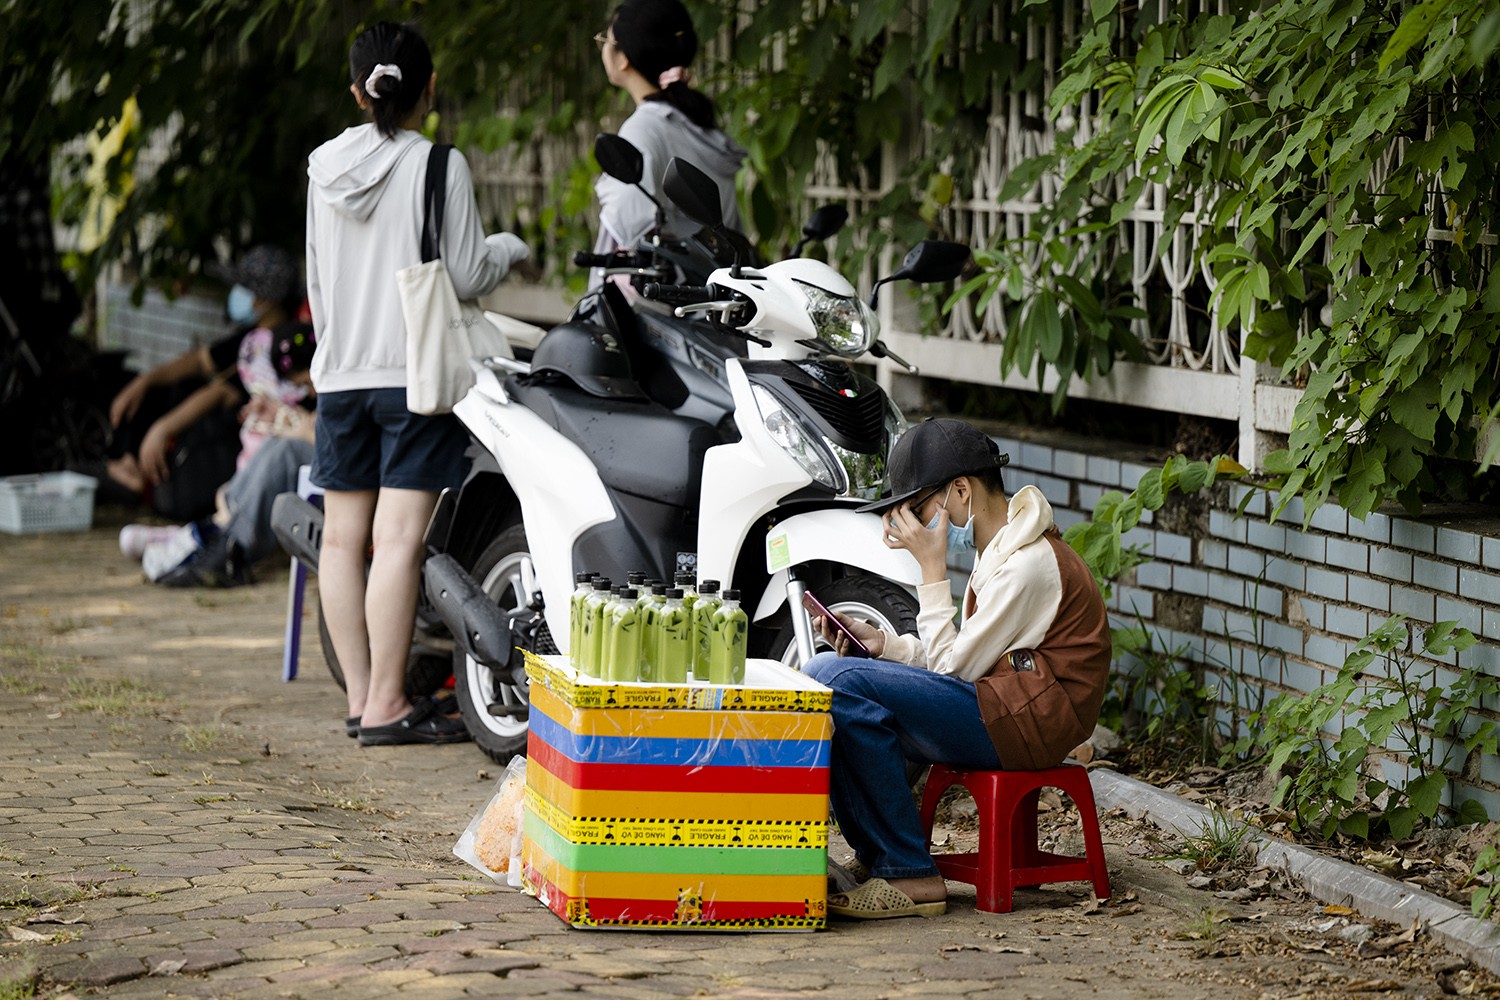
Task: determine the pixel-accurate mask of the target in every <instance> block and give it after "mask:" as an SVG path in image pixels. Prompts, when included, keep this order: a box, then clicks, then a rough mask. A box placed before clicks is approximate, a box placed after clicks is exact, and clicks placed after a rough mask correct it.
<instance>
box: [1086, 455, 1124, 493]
mask: <svg viewBox="0 0 1500 1000" xmlns="http://www.w3.org/2000/svg"><path fill="white" fill-rule="evenodd" d="M1088 469H1089V481H1090V482H1095V483H1102V484H1103V485H1105V486H1113V487H1115V488H1119V486H1120V460H1119V459H1118V458H1104V457H1102V456H1100V455H1090V456H1089V457H1088Z"/></svg>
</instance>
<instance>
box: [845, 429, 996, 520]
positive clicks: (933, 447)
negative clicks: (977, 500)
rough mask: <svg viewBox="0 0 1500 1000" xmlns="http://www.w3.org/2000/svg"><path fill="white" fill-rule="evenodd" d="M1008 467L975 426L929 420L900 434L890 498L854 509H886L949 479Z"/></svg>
mask: <svg viewBox="0 0 1500 1000" xmlns="http://www.w3.org/2000/svg"><path fill="white" fill-rule="evenodd" d="M1008 464H1010V456H1009V455H1002V454H1001V453H1000V446H999V445H997V444H995V442H994V441H992V440H990V438H989V436H988V435H987V434H985V433H984V432H983V431H981V430H979V429H978V428H977V427H973V426H971V425H969V424H966V423H964V422H963V421H962V420H949V419H947V418H945V417H929V418H928V419H926V420H924V421H922V422H921V423H920V424H917V426H915V427H913V428H911V429H910V430H908V431H907V432H906V433H905V434H903V435H901V440H899V441H897V442H896V447H894V448H892V449H891V465H890V471H891V495H890V496H888V497H882V498H881V499H879V500H876V501H874V502H872V503H867V504H865V505H864V506H863V507H858V508H856V509H857V510H859V511H861V512H863V511H869V510H873V511H884V510H888V509H890V508H891V507H896V506H899V505H900V504H903V503H905V502H906V501H908V500H910V499H911V498H912V497H914V496H916V495H917V494H918V493H921V492H922V491H923V490H926V489H931V488H933V487H936V486H940V485H942V484H943V483H946V482H948V480H950V479H957V478H958V477H959V476H967V475H972V474H975V473H980V472H994V473H995V474H997V475H998V474H999V472H1000V469H1001V467H1003V466H1005V465H1008Z"/></svg>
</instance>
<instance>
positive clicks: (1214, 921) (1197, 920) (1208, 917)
mask: <svg viewBox="0 0 1500 1000" xmlns="http://www.w3.org/2000/svg"><path fill="white" fill-rule="evenodd" d="M1228 919H1229V914H1228V913H1226V912H1225V911H1223V910H1219V909H1215V908H1214V907H1211V906H1209V907H1204V908H1203V909H1202V910H1199V911H1198V915H1197V916H1196V917H1194V918H1193V920H1192V922H1190V923H1189V924H1188V925H1187V927H1185V928H1184V929H1183V930H1182V932H1181V933H1180V934H1177V935H1176V937H1177V939H1178V940H1179V941H1214V940H1216V939H1217V938H1218V937H1219V935H1220V934H1222V933H1224V923H1225V921H1227V920H1228Z"/></svg>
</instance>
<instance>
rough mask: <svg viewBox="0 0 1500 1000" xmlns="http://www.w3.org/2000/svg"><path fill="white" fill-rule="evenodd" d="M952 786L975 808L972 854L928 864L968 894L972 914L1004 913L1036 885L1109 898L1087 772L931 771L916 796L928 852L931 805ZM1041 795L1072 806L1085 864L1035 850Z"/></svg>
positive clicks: (937, 767) (1069, 767)
mask: <svg viewBox="0 0 1500 1000" xmlns="http://www.w3.org/2000/svg"><path fill="white" fill-rule="evenodd" d="M953 785H962V786H964V787H965V788H967V789H968V790H969V794H971V795H973V796H974V804H975V805H977V806H978V807H979V852H978V853H977V854H937V855H934V856H933V860H934V861H935V862H937V866H938V871H940V872H942V874H943V878H946V879H952V880H953V881H955V882H967V883H969V884H970V885H972V886H974V888H975V890H976V892H975V904H974V906H975V908H976V909H979V910H984V911H985V912H986V913H1009V912H1010V910H1011V893H1012V890H1014V889H1016V888H1018V887H1021V886H1033V885H1041V884H1043V883H1044V882H1087V881H1092V882H1093V883H1094V893H1095V895H1097V896H1098V897H1099V898H1100V899H1108V898H1109V873H1108V872H1107V871H1106V870H1105V867H1104V842H1103V841H1102V840H1101V839H1100V837H1099V816H1098V814H1097V813H1096V812H1095V810H1094V790H1093V787H1092V786H1090V785H1089V772H1088V769H1087V768H1085V767H1080V766H1078V765H1076V764H1065V765H1063V766H1062V767H1052V768H1048V769H1046V770H1044V771H962V770H959V769H958V768H950V767H947V766H945V765H943V764H934V765H933V766H932V770H931V771H930V772H929V773H928V775H927V790H926V791H925V792H924V793H923V795H922V829H924V830H926V831H927V842H928V844H929V846H930V845H931V843H932V820H933V816H934V815H935V814H936V813H937V805H938V800H939V799H940V798H942V797H943V792H945V791H947V790H948V789H949V788H951V787H952V786H953ZM1043 788H1056V789H1058V790H1059V791H1061V792H1063V793H1065V794H1066V795H1067V796H1068V797H1069V798H1070V799H1072V800H1073V802H1074V804H1075V805H1077V806H1078V814H1079V816H1081V817H1082V818H1083V843H1084V847H1085V849H1086V852H1087V854H1086V856H1085V857H1082V858H1073V857H1065V856H1063V855H1060V854H1052V853H1050V852H1048V851H1043V850H1041V849H1040V848H1039V847H1038V846H1037V833H1036V803H1037V797H1038V796H1039V795H1040V794H1041V792H1042V789H1043Z"/></svg>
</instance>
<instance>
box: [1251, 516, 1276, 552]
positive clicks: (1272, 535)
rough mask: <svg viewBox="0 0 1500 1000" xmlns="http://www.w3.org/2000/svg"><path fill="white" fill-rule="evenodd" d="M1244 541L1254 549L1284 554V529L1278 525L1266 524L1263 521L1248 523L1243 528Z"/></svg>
mask: <svg viewBox="0 0 1500 1000" xmlns="http://www.w3.org/2000/svg"><path fill="white" fill-rule="evenodd" d="M1245 540H1246V541H1248V542H1249V543H1250V544H1251V545H1254V546H1255V547H1256V548H1260V549H1270V550H1271V551H1272V552H1285V551H1286V528H1285V526H1283V525H1280V524H1267V523H1266V522H1265V521H1250V522H1249V523H1248V524H1247V525H1246V526H1245Z"/></svg>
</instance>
